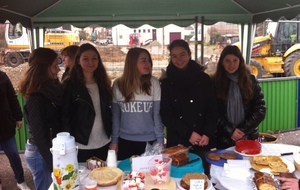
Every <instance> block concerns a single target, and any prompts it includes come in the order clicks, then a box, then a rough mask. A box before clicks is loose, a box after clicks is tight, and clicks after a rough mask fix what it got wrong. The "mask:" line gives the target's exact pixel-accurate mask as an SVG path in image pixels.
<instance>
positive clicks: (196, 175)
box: [180, 172, 208, 190]
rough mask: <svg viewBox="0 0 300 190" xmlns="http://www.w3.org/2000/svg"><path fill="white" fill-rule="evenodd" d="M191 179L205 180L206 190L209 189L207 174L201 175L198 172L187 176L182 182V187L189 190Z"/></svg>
mask: <svg viewBox="0 0 300 190" xmlns="http://www.w3.org/2000/svg"><path fill="white" fill-rule="evenodd" d="M191 179H203V180H204V189H206V188H207V187H208V182H207V176H206V175H205V174H200V173H197V172H194V173H187V174H185V175H184V176H183V177H182V178H181V180H180V185H181V187H183V188H184V189H187V190H189V189H190V180H191Z"/></svg>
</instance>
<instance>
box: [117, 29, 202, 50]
mask: <svg viewBox="0 0 300 190" xmlns="http://www.w3.org/2000/svg"><path fill="white" fill-rule="evenodd" d="M198 29H199V30H200V28H198ZM194 33H195V31H194V27H193V26H192V27H179V26H176V25H174V24H169V25H167V26H165V27H162V28H154V27H152V26H150V25H148V24H145V25H142V26H141V27H138V28H129V27H127V26H125V25H122V24H119V25H117V26H115V27H112V39H113V42H114V45H121V46H124V45H128V46H130V44H131V43H132V42H131V41H130V35H132V34H136V35H137V36H139V45H145V44H147V42H150V41H155V40H156V41H157V42H158V43H160V44H161V45H168V44H169V43H170V42H171V41H173V40H174V39H184V36H185V35H190V34H194ZM132 36H135V35H132Z"/></svg>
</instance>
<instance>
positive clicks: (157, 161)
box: [148, 156, 172, 184]
mask: <svg viewBox="0 0 300 190" xmlns="http://www.w3.org/2000/svg"><path fill="white" fill-rule="evenodd" d="M171 163H172V159H171V158H170V157H161V156H155V157H153V158H151V159H150V160H149V163H148V164H149V168H150V176H151V179H152V182H153V183H154V184H163V183H168V182H169V181H170V173H171Z"/></svg>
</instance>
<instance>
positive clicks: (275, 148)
mask: <svg viewBox="0 0 300 190" xmlns="http://www.w3.org/2000/svg"><path fill="white" fill-rule="evenodd" d="M233 149H234V148H233V147H231V148H228V150H233ZM287 152H293V153H294V154H298V153H299V152H300V147H299V146H294V145H287V144H262V153H261V155H277V156H280V154H281V153H287ZM249 158H250V157H245V156H244V157H243V159H249ZM282 158H285V159H286V160H288V161H290V162H291V163H292V164H294V155H287V156H282ZM222 173H223V167H220V166H216V165H211V169H210V175H211V177H212V178H211V181H212V182H213V183H216V186H215V187H216V188H218V189H222V190H227V189H228V190H241V187H243V188H242V189H243V190H253V185H252V183H251V180H250V178H249V179H245V180H238V179H233V178H229V177H224V176H222ZM251 173H252V174H253V173H254V171H253V170H252V169H251ZM294 173H295V175H296V176H297V177H298V178H300V172H299V171H297V170H295V171H294Z"/></svg>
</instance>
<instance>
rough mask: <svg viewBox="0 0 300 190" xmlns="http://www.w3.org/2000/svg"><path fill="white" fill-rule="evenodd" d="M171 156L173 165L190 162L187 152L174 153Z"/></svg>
mask: <svg viewBox="0 0 300 190" xmlns="http://www.w3.org/2000/svg"><path fill="white" fill-rule="evenodd" d="M170 158H172V165H174V166H181V165H184V164H186V163H188V162H189V155H188V153H186V152H182V153H177V154H173V155H171V156H170Z"/></svg>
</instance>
